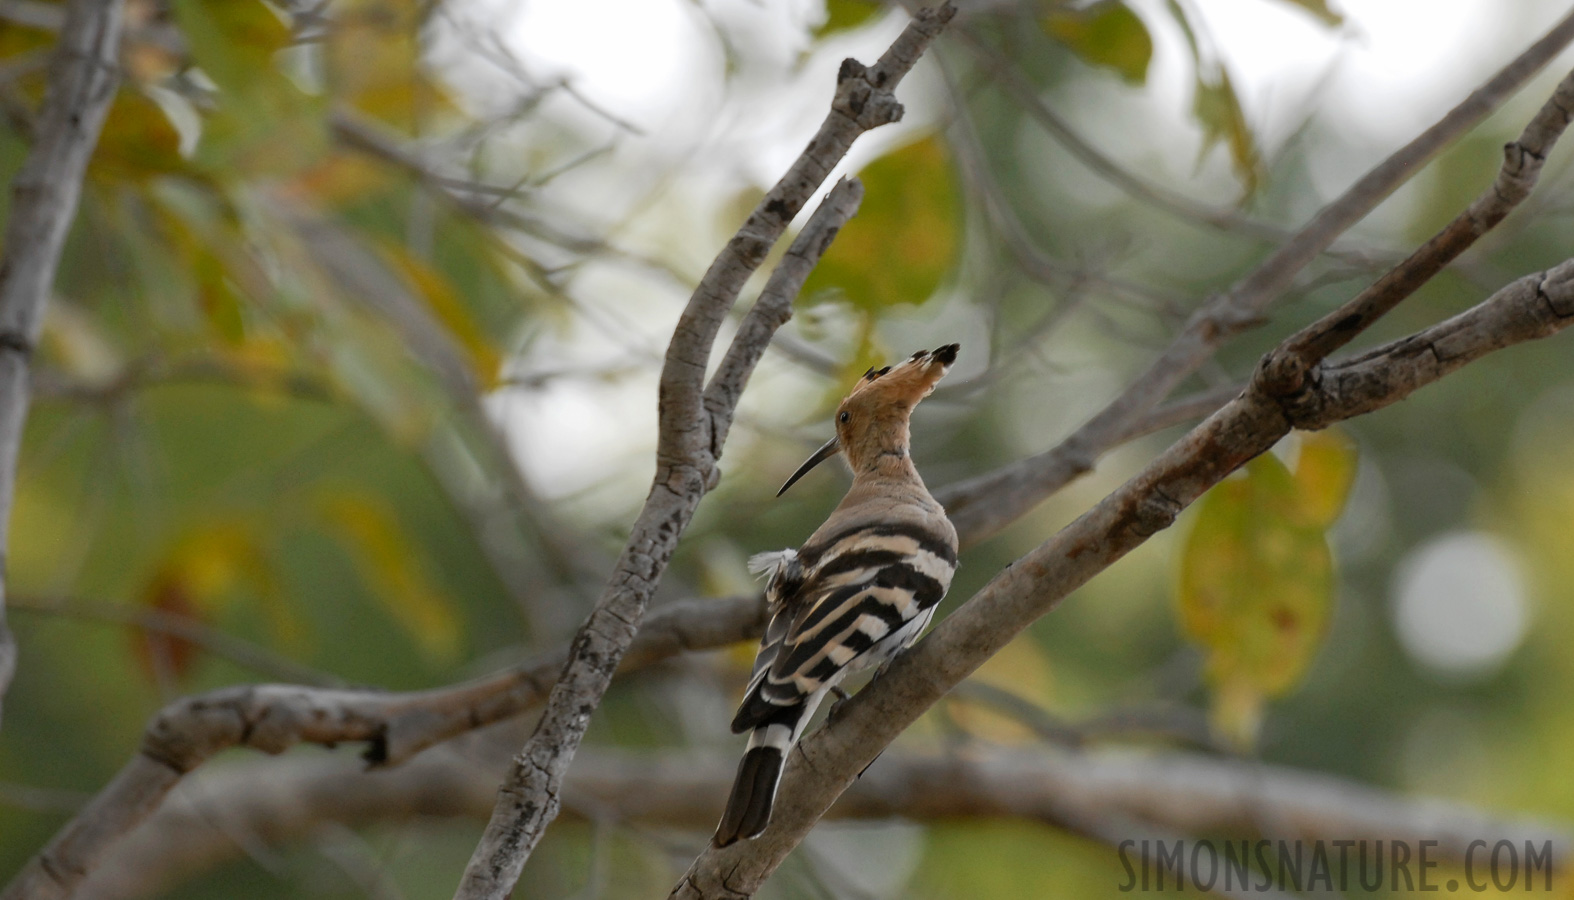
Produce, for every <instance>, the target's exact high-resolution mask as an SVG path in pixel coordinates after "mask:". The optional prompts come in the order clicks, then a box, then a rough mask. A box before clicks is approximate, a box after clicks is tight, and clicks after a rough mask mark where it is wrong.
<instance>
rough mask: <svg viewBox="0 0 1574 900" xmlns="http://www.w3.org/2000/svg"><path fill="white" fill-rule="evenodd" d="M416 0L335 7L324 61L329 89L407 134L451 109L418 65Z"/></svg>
mask: <svg viewBox="0 0 1574 900" xmlns="http://www.w3.org/2000/svg"><path fill="white" fill-rule="evenodd" d="M425 6H426V5H425V4H424V3H422V2H419V0H347V2H344V3H341V4H339V5H338V8H337V9H336V10H335V15H334V27H333V28H332V29H331V30H330V31H329V32H328V40H327V45H326V47H325V50H326V53H325V59H326V61H327V68H328V82H329V89H330V90H331V91H332V93H333V95H334V97H335V98H336V99H337V100H339V101H341V102H345V103H349V104H351V105H353V106H354V107H356V108H357V109H359V110H360V111H362V112H364V113H367V114H369V115H371V116H374V117H376V118H377V119H379V120H381V121H383V122H384V123H386V124H389V125H393V126H396V127H398V128H401V129H405V130H410V129H411V128H412V127H413V126H414V125H415V124H416V123H417V122H418V121H419V119H420V117H421V116H423V115H429V114H431V113H433V112H439V111H443V110H446V109H449V108H451V104H450V102H449V100H448V97H447V94H446V93H445V92H444V91H443V90H442V89H441V88H440V87H439V86H438V85H436V84H435V83H434V82H433V81H432V80H431V79H430V78H428V77H427V76H426V73H425V70H424V68H423V66H422V64H421V39H420V34H421V20H422V18H423V17H424V16H425V15H426V11H425Z"/></svg>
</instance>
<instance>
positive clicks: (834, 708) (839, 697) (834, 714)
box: [825, 684, 853, 724]
mask: <svg viewBox="0 0 1574 900" xmlns="http://www.w3.org/2000/svg"><path fill="white" fill-rule="evenodd" d="M831 694H832V695H834V696H835V697H836V702H835V703H832V704H831V708H830V711H828V712H827V713H826V714H825V721H826V722H827V723H831V724H834V723H835V722H836V720H837V719H840V718H841V717H842V709H843V707H844V705H845V704H846V703H847V701H849V700H851V699H853V695H852V694H849V693H847V691H846V689H845V688H843V687H842V686H841V685H839V684H838V685H835V686H833V687H832V688H831Z"/></svg>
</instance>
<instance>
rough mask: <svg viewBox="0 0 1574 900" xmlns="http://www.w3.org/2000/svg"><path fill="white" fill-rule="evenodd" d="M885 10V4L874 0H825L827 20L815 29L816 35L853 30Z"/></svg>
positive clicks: (820, 36)
mask: <svg viewBox="0 0 1574 900" xmlns="http://www.w3.org/2000/svg"><path fill="white" fill-rule="evenodd" d="M883 12H885V6H884V5H883V4H880V3H875V2H873V0H825V22H824V23H823V24H821V25H820V27H818V28H816V29H814V36H815V37H817V38H823V37H825V36H826V35H828V34H836V33H837V32H841V31H851V30H852V29H854V28H857V27H859V26H860V25H863V24H864V23H865V22H868V21H869V20H870V19H872V18H874V17H875V16H877V15H879V14H881V13H883Z"/></svg>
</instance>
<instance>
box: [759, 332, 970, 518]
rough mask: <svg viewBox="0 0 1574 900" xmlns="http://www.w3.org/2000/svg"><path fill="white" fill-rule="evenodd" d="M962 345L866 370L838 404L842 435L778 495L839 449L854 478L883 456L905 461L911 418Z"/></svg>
mask: <svg viewBox="0 0 1574 900" xmlns="http://www.w3.org/2000/svg"><path fill="white" fill-rule="evenodd" d="M958 347H959V345H957V344H946V345H945V346H944V347H939V348H936V349H934V350H920V351H918V352H917V353H914V354H913V355H912V356H910V357H908V358H907V359H905V360H903V361H902V362H901V363H899V364H897V365H895V366H886V367H885V368H883V369H878V370H877V369H870V370H869V371H868V372H865V373H864V376H863V378H861V379H859V381H858V383H857V384H856V385H854V386H853V389H852V392H851V393H849V394H848V395H847V399H845V400H843V401H842V402H841V405H839V406H837V407H836V437H833V438H831V439H830V440H829V441H828V442H826V444H825V446H823V447H821V448H820V449H819V450H816V451H815V453H814V455H813V456H811V457H809V460H808V461H807V462H805V463H804V464H803V465H802V466H801V467H799V469H798V471H797V472H794V473H793V476H792V477H791V478H789V479H787V483H786V484H784V485H782V489H781V490H780V491H777V492H776V496H778V497H780V496H781V495H782V494H784V493H786V491H787V489H788V488H790V487H792V486H793V483H794V482H796V481H797V480H798V479H800V478H802V477H803V476H804V475H805V474H806V473H807V472H808V471H809V470H810V469H812V468H814V467H815V466H817V465H819V464H820V463H822V462H824V461H825V460H827V459H830V458H831V457H832V456H834V455H836V453H837V452H841V453H842V454H844V455H846V457H847V463H848V465H850V466H852V469H853V475H854V477H857V476H858V475H859V474H860V473H865V472H870V471H873V470H874V469H875V468H876V467H877V465H878V463H879V461H880V459H881V457H883V456H900V457H902V458H904V459H905V458H906V456H907V452H908V446H907V445H908V438H909V435H908V430H907V422H908V417H909V416H911V415H912V413H913V407H915V406H917V405H918V401H920V400H922V399H924V398H925V397H927V396H929V394H930V392H932V391H933V390H934V389H935V385H936V384H938V383H939V381H940V379H941V378H944V377H945V373H946V372H948V371H950V369H951V364H952V363H954V362H956V352H957V349H958Z"/></svg>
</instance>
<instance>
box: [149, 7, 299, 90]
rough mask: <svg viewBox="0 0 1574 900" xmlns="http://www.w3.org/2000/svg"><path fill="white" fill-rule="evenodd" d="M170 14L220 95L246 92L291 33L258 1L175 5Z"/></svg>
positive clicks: (271, 66) (271, 62) (192, 53)
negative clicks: (222, 92) (218, 88)
mask: <svg viewBox="0 0 1574 900" xmlns="http://www.w3.org/2000/svg"><path fill="white" fill-rule="evenodd" d="M174 12H175V17H176V20H177V21H178V22H179V23H180V28H181V31H182V32H183V33H184V34H185V35H186V37H187V38H188V39H189V41H190V43H191V55H192V57H193V58H195V59H196V61H197V65H199V66H201V67H202V71H203V72H205V73H207V75H208V77H209V78H212V79H213V81H214V83H215V84H217V85H218V86H219V87H220V88H221V89H223V90H225V91H233V92H237V93H245V92H247V91H249V90H251V88H252V86H253V85H255V84H256V83H257V81H258V79H259V77H260V76H261V75H262V73H264V72H267V71H271V70H272V68H273V54H275V53H277V52H278V51H279V50H282V49H283V48H284V47H285V45H287V44H288V43H289V41H290V30H289V29H288V28H286V27H285V25H284V22H282V21H281V20H280V19H279V17H278V15H276V14H275V13H274V12H273V10H271V9H269V8H268V6H267V4H265V3H263V2H262V0H223V2H221V3H213V2H210V0H176V2H175V4H174Z"/></svg>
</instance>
